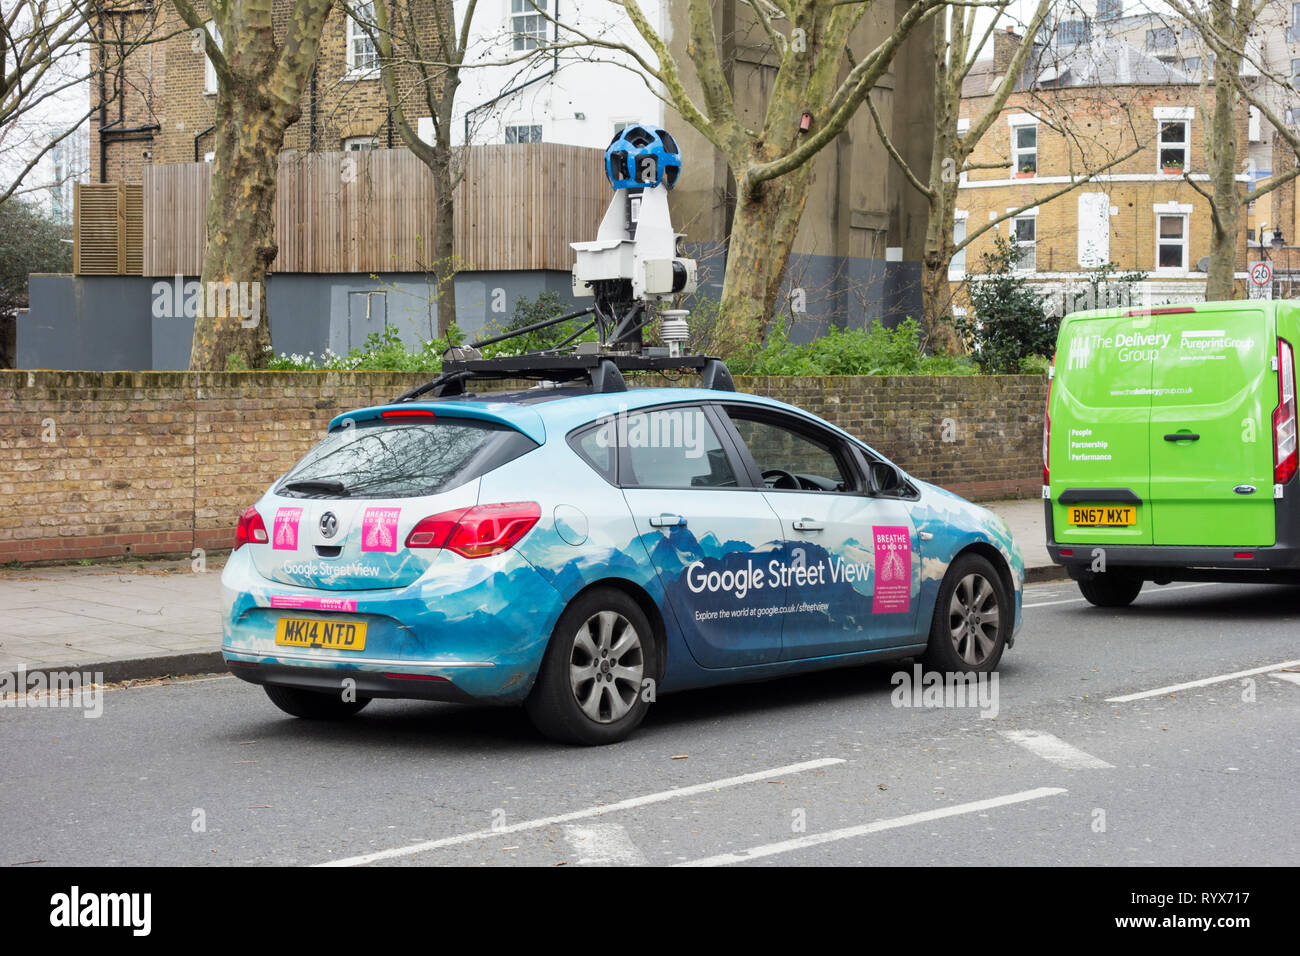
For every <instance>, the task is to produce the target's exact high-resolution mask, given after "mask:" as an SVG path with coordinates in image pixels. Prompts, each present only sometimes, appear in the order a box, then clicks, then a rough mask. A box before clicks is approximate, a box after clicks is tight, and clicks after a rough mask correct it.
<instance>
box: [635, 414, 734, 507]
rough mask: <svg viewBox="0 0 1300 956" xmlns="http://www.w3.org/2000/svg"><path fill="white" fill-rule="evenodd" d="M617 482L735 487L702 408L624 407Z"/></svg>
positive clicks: (719, 446)
mask: <svg viewBox="0 0 1300 956" xmlns="http://www.w3.org/2000/svg"><path fill="white" fill-rule="evenodd" d="M621 425H622V427H621V429H620V431H621V433H622V434H621V436H620V442H619V444H620V446H621V448H622V452H623V456H624V457H623V469H622V470H621V471H620V478H621V482H622V484H624V485H627V486H640V487H643V488H735V487H737V481H736V473H735V471H734V470H733V469H732V467H731V461H730V460H729V459H728V457H727V452H726V450H725V449H724V448H723V446H722V441H721V440H720V439H719V438H718V435H717V432H715V431H714V429H713V425H712V424H710V422H709V419H708V416H706V415H705V414H704V411H703V409H700V408H693V407H690V406H677V407H673V408H656V409H648V410H645V411H636V412H630V413H628V414H626V415H624V416H622V419H621Z"/></svg>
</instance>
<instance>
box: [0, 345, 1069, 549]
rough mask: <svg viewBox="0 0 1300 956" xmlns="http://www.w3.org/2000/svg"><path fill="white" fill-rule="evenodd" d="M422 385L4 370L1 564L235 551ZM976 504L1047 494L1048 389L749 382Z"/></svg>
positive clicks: (275, 376) (375, 377)
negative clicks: (257, 524) (248, 511)
mask: <svg viewBox="0 0 1300 956" xmlns="http://www.w3.org/2000/svg"><path fill="white" fill-rule="evenodd" d="M421 380H423V376H419V375H409V374H402V373H388V372H365V373H334V372H318V373H277V372H262V373H191V372H22V371H19V372H0V563H6V562H9V561H22V562H32V561H75V560H78V559H81V558H91V557H108V556H114V555H126V554H137V555H143V554H154V555H161V554H188V553H189V552H190V551H191V549H192V548H195V547H200V548H206V549H221V548H228V547H229V546H230V543H231V540H232V537H233V533H234V525H235V521H236V519H237V518H238V516H239V514H240V512H241V511H243V510H244V508H246V507H247V506H248V505H249V504H251V503H252V502H253V501H255V500H256V499H257V498H259V497H260V496H261V495H262V493H263V492H264V491H265V490H266V488H267V486H268V485H269V484H270V483H271V482H272V481H273V480H274V479H275V478H276V477H277V476H279V475H280V474H282V473H283V472H284V471H285V470H286V469H287V468H288V467H289V466H290V465H292V464H293V462H294V461H296V460H297V459H298V458H299V457H300V456H301V455H302V454H303V453H304V452H306V451H307V449H308V448H310V447H311V445H312V444H313V443H314V442H315V441H317V440H318V439H319V438H320V436H321V435H322V434H323V432H324V428H325V425H326V423H327V422H328V421H329V419H330V418H332V417H333V416H334V415H335V414H337V413H339V412H341V411H346V410H348V409H351V408H359V407H363V406H366V405H372V404H378V403H381V402H385V401H388V400H390V399H391V398H392V397H393V396H395V395H397V394H398V393H400V392H401V391H403V390H404V389H406V388H409V387H410V386H411V385H412V384H415V383H417V382H419V381H421ZM737 385H738V387H739V388H740V389H741V390H743V391H750V392H755V393H758V394H762V395H770V396H772V397H774V398H779V399H781V400H783V401H788V402H791V403H792V404H795V405H799V406H801V407H803V408H806V409H808V410H809V411H811V412H813V413H815V414H818V415H821V416H823V417H824V418H826V419H828V420H829V421H832V422H834V423H836V424H838V425H840V426H841V427H843V428H845V429H847V430H849V431H850V432H852V433H854V434H856V435H858V436H860V437H862V438H863V439H864V440H866V441H867V442H868V443H869V444H871V445H872V446H873V447H875V448H877V449H878V450H879V451H881V452H882V453H883V454H886V455H888V456H890V457H891V458H893V459H894V460H895V461H897V462H898V463H899V464H900V465H902V466H903V467H904V468H906V469H907V470H909V471H910V472H911V473H912V474H914V475H916V476H917V477H918V478H923V479H926V480H932V481H935V482H936V483H938V484H941V485H944V486H946V487H949V488H952V489H953V490H955V491H958V492H960V493H962V494H966V495H968V496H971V497H977V498H985V499H987V498H996V497H1007V496H1015V495H1036V494H1037V493H1038V488H1039V485H1040V483H1041V478H1040V467H1041V466H1040V460H1039V459H1040V455H1041V447H1042V437H1041V430H1042V412H1043V406H1044V403H1045V400H1046V380H1045V379H1041V378H1037V377H1030V376H1000V377H978V378H976V377H952V378H920V377H917V378H912V377H898V378H875V377H854V378H847V377H840V378H748V379H746V378H742V379H739V380H738V382H737Z"/></svg>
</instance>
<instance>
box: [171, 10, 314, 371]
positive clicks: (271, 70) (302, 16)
mask: <svg viewBox="0 0 1300 956" xmlns="http://www.w3.org/2000/svg"><path fill="white" fill-rule="evenodd" d="M172 2H173V4H174V5H175V7H176V11H177V13H179V14H180V17H181V19H182V20H183V21H184V22H185V24H186V26H188V27H189V28H190V29H191V30H193V31H195V33H194V36H195V38H196V39H197V40H201V41H202V42H203V44H204V48H205V50H206V52H207V55H208V59H209V60H210V61H211V62H212V66H213V70H214V71H215V72H216V75H217V107H216V116H215V120H214V122H215V126H216V128H215V130H214V136H215V140H216V142H215V154H216V155H215V165H214V166H213V170H212V186H211V190H210V192H209V194H208V221H207V244H206V246H205V247H204V251H203V267H202V276H201V285H202V288H203V289H204V290H207V291H210V290H213V289H221V290H234V289H236V288H239V289H251V290H253V294H255V295H256V296H257V299H258V315H257V316H255V317H252V318H249V319H244V318H243V317H241V315H240V310H239V309H236V308H232V306H231V298H232V296H231V295H230V294H226V295H221V296H214V295H211V294H205V295H202V296H200V297H199V298H200V301H201V305H200V308H199V314H198V316H197V318H196V319H195V322H194V341H193V345H192V346H191V350H190V368H192V369H224V368H226V367H227V366H228V365H229V364H230V363H231V362H232V357H233V361H234V362H235V363H236V364H241V365H243V366H245V367H248V368H257V367H259V366H260V365H262V364H263V363H264V362H265V361H266V352H265V350H266V348H267V347H268V346H270V344H271V330H270V325H269V323H268V320H267V313H266V296H265V295H264V294H263V290H264V288H265V282H266V273H267V270H268V269H269V267H270V265H271V263H272V262H273V261H274V259H275V255H276V251H277V248H276V243H275V223H274V219H273V212H274V208H275V188H276V164H277V161H278V158H279V154H280V148H281V147H282V146H283V145H284V133H285V130H286V129H287V128H288V127H289V126H290V125H291V124H293V123H294V122H296V121H297V120H298V118H299V115H300V113H301V105H300V104H301V100H302V94H303V88H304V86H305V85H306V82H307V79H308V77H309V76H310V75H311V71H312V67H313V66H314V64H315V62H316V56H317V51H318V49H319V46H320V38H321V32H322V31H323V29H324V27H325V20H326V18H327V17H328V16H329V13H330V8H331V6H332V5H333V0H294V4H293V7H292V9H291V10H290V11H289V15H288V22H287V23H286V24H285V25H284V27H283V32H282V33H281V35H280V37H277V35H276V34H277V32H280V31H279V30H278V29H277V28H276V27H274V26H273V23H272V7H273V0H208V5H209V7H210V8H211V10H212V18H213V20H214V21H215V23H216V27H217V31H218V32H219V34H220V36H221V38H222V42H221V43H218V42H217V40H216V38H215V37H214V36H213V35H212V34H211V33H210V32H209V31H208V30H207V29H206V25H205V23H204V20H203V18H202V17H201V16H200V15H199V13H198V11H197V10H196V9H195V8H194V6H193V4H192V3H191V2H190V0H172ZM223 47H224V51H223ZM214 306H215V307H214Z"/></svg>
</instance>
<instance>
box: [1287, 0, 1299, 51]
mask: <svg viewBox="0 0 1300 956" xmlns="http://www.w3.org/2000/svg"><path fill="white" fill-rule="evenodd" d="M1297 41H1300V3H1293V4H1291V25H1290V26H1289V27H1287V28H1286V42H1287V43H1295V42H1297Z"/></svg>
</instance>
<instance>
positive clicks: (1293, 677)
mask: <svg viewBox="0 0 1300 956" xmlns="http://www.w3.org/2000/svg"><path fill="white" fill-rule="evenodd" d="M1268 676H1269V677H1276V678H1277V679H1278V680H1287V681H1290V682H1291V683H1293V684H1300V674H1288V673H1286V672H1285V671H1278V672H1277V673H1275V674H1269V675H1268Z"/></svg>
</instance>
